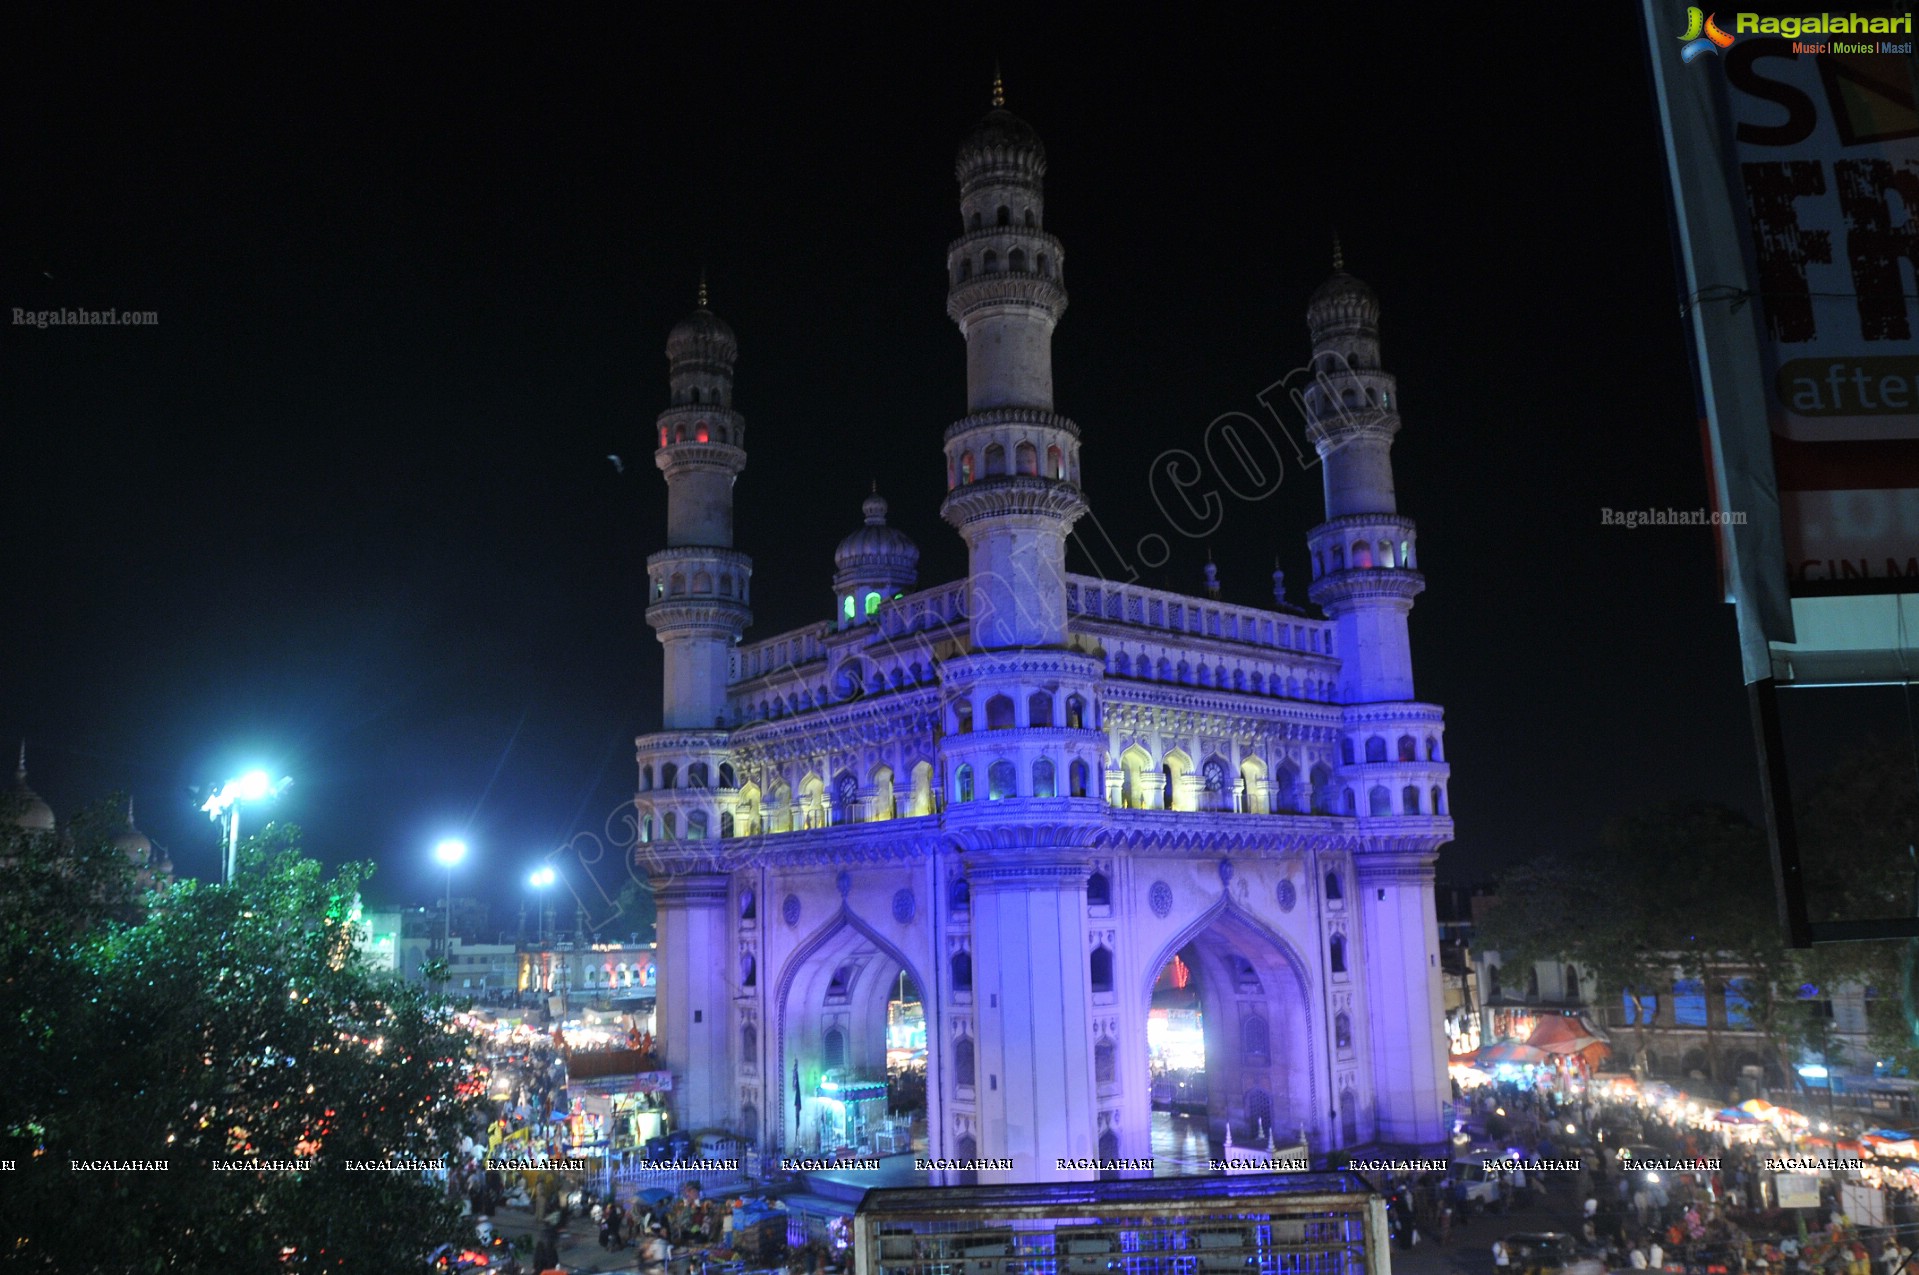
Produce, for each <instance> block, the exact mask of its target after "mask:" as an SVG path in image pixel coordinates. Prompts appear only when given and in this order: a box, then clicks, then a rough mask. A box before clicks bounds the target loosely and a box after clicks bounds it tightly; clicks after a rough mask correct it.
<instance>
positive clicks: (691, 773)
mask: <svg viewBox="0 0 1919 1275" xmlns="http://www.w3.org/2000/svg"><path fill="white" fill-rule="evenodd" d="M686 786H687V787H688V788H704V787H706V763H705V762H703V761H696V762H694V763H693V764H692V765H691V766H688V767H687V768H686Z"/></svg>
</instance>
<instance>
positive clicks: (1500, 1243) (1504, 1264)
mask: <svg viewBox="0 0 1919 1275" xmlns="http://www.w3.org/2000/svg"><path fill="white" fill-rule="evenodd" d="M1512 1265H1513V1259H1512V1254H1510V1253H1508V1252H1507V1251H1506V1241H1505V1240H1494V1241H1493V1269H1494V1270H1495V1271H1499V1272H1501V1275H1505V1272H1509V1271H1511V1270H1512Z"/></svg>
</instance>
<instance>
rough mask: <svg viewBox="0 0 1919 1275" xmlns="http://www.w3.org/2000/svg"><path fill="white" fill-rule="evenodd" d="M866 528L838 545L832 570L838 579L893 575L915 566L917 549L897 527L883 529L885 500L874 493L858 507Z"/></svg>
mask: <svg viewBox="0 0 1919 1275" xmlns="http://www.w3.org/2000/svg"><path fill="white" fill-rule="evenodd" d="M860 512H861V513H863V514H865V515H866V525H865V526H864V527H861V528H860V529H859V530H858V531H855V532H854V533H853V534H852V535H850V536H848V537H847V538H846V539H844V540H842V541H840V547H839V548H838V549H836V550H835V551H834V553H833V566H834V567H835V568H836V569H837V571H838V572H839V574H840V575H842V576H847V575H854V574H859V575H872V574H874V573H876V572H877V573H878V574H882V575H897V574H899V573H900V572H902V571H904V572H907V573H911V572H913V571H915V570H916V569H917V568H918V566H919V560H920V548H919V546H918V545H916V544H914V543H913V538H912V537H911V536H909V535H907V534H906V533H905V532H904V531H901V530H900V529H899V528H897V527H889V526H887V525H886V497H884V496H881V495H879V494H878V493H877V492H875V493H874V494H873V495H871V496H868V497H867V498H866V501H865V503H864V504H862V505H861V506H860Z"/></svg>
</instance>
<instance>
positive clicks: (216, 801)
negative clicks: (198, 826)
mask: <svg viewBox="0 0 1919 1275" xmlns="http://www.w3.org/2000/svg"><path fill="white" fill-rule="evenodd" d="M292 782H293V780H292V778H291V777H288V778H283V779H281V780H279V781H278V782H277V783H276V782H275V781H274V779H273V777H272V776H271V775H269V774H267V772H266V771H264V770H249V771H248V772H247V773H246V774H244V775H241V776H240V777H239V778H238V779H229V780H227V781H226V783H225V784H224V785H223V786H222V787H221V789H220V791H219V792H217V793H214V794H213V795H212V796H210V797H208V798H207V800H206V804H205V805H203V806H201V807H200V809H202V810H204V811H206V812H207V817H208V818H210V819H212V820H213V822H215V823H219V822H220V821H221V820H222V819H224V820H226V825H227V853H226V883H227V884H228V885H232V884H233V877H234V874H235V873H236V872H237V871H238V870H239V865H240V803H241V802H250V801H255V802H257V801H265V800H267V799H268V798H269V797H277V796H279V795H280V794H281V793H283V792H285V791H286V790H287V786H288V785H289V784H291V783H292Z"/></svg>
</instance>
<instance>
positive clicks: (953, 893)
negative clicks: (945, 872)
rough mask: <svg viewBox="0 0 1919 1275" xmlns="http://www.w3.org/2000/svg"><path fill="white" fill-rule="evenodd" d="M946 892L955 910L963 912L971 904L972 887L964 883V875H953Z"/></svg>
mask: <svg viewBox="0 0 1919 1275" xmlns="http://www.w3.org/2000/svg"><path fill="white" fill-rule="evenodd" d="M947 893H948V897H949V899H950V901H951V903H952V905H953V910H954V911H955V912H964V911H966V910H967V909H968V908H970V907H972V906H973V889H972V887H971V886H969V885H967V884H966V878H965V877H954V878H953V884H952V887H951V888H950V889H949V890H948V892H947Z"/></svg>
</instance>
